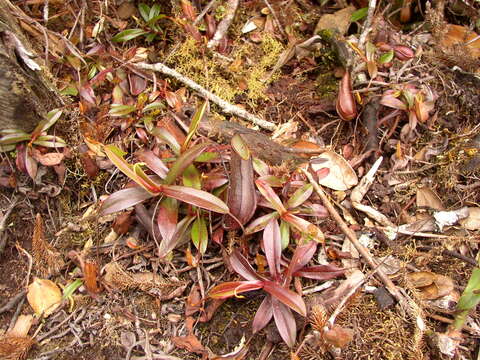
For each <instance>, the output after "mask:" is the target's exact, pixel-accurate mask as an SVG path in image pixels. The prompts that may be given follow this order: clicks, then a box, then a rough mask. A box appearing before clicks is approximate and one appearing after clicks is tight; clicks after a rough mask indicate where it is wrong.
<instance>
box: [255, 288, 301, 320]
mask: <svg viewBox="0 0 480 360" xmlns="http://www.w3.org/2000/svg"><path fill="white" fill-rule="evenodd" d="M263 289H264V290H265V291H266V292H267V293H269V294H270V295H272V297H274V298H275V299H277V300H279V301H281V302H282V303H283V304H285V305H287V306H288V307H289V308H291V309H292V310H294V311H296V312H297V313H299V314H300V315H302V316H307V307H306V306H305V302H304V301H303V299H302V297H301V296H300V295H298V294H297V293H295V292H293V291H291V290H289V289H286V288H284V287H282V286H280V285H278V284H277V283H275V282H273V281H268V280H265V281H263Z"/></svg>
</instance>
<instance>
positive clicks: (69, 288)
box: [63, 279, 83, 299]
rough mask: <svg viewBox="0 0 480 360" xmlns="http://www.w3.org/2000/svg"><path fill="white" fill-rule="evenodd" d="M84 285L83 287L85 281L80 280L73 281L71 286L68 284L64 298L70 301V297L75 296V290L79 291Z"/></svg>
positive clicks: (64, 291) (64, 289)
mask: <svg viewBox="0 0 480 360" xmlns="http://www.w3.org/2000/svg"><path fill="white" fill-rule="evenodd" d="M82 285H83V281H82V280H80V279H77V280H75V281H72V282H71V283H70V284H68V285H67V286H65V287H64V288H63V298H64V299H68V298H69V297H70V296H72V295H73V293H74V292H75V290H77V289H78V288H79V287H80V286H82Z"/></svg>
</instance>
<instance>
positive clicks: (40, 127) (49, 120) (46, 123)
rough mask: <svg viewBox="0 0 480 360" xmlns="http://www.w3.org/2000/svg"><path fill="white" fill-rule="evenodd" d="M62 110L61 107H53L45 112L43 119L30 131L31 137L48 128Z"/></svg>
mask: <svg viewBox="0 0 480 360" xmlns="http://www.w3.org/2000/svg"><path fill="white" fill-rule="evenodd" d="M62 113H63V111H62V110H61V109H53V110H52V111H49V112H48V114H47V116H46V117H47V118H46V119H45V120H42V121H40V122H39V123H38V124H37V126H36V127H35V129H34V130H33V131H32V138H37V137H38V136H39V135H40V134H41V133H42V132H44V131H47V130H48V129H50V128H51V127H52V126H53V125H54V124H55V123H56V122H57V121H58V119H60V116H62Z"/></svg>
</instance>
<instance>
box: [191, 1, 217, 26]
mask: <svg viewBox="0 0 480 360" xmlns="http://www.w3.org/2000/svg"><path fill="white" fill-rule="evenodd" d="M216 2H217V0H212V1H210V2H209V3H208V5H207V6H205V8H204V9H203V10H202V12H201V13H200V14H199V15H198V16H197V17H196V19H195V21H194V22H193V25H197V24H198V23H199V22H200V21H201V20H202V19H203V17H204V16H205V15H206V14H207V12H208V11H209V10H210V9H211V7H212V6H213V5H215V3H216Z"/></svg>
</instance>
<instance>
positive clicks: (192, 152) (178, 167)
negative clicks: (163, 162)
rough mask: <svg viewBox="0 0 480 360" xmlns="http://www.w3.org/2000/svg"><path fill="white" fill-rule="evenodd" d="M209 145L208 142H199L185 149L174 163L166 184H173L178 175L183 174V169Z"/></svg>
mask: <svg viewBox="0 0 480 360" xmlns="http://www.w3.org/2000/svg"><path fill="white" fill-rule="evenodd" d="M207 147H208V144H206V143H203V144H197V145H195V146H193V147H191V148H190V149H188V150H187V151H185V152H184V153H183V154H182V155H180V156H179V157H178V159H177V161H175V163H174V164H173V166H172V168H171V169H170V171H169V172H168V175H167V177H166V178H165V184H167V185H170V184H173V183H174V181H175V179H176V178H177V176H180V175H182V173H183V171H184V170H185V169H186V168H187V167H188V166H189V165H190V164H191V163H193V161H194V160H195V158H196V157H197V156H198V155H200V154H201V153H203V152H204V151H205V149H206V148H207Z"/></svg>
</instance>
